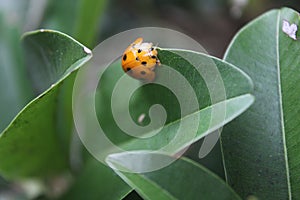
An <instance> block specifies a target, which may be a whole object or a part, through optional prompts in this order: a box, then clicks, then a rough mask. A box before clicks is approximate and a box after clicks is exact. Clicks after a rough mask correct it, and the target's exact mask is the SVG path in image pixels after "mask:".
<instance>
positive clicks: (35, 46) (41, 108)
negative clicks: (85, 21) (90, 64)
mask: <svg viewBox="0 0 300 200" xmlns="http://www.w3.org/2000/svg"><path fill="white" fill-rule="evenodd" d="M23 44H24V48H25V53H26V54H25V56H26V60H27V63H28V70H29V71H30V75H31V80H32V83H33V86H34V88H35V89H36V91H37V92H38V93H39V94H40V93H41V94H40V95H39V96H38V97H36V98H35V99H33V100H32V101H31V102H30V103H29V104H28V105H27V106H26V107H25V108H23V110H22V111H21V112H20V113H19V114H18V115H17V116H16V118H15V119H14V120H13V121H12V123H11V124H10V125H9V126H8V127H7V129H6V130H5V131H4V132H3V133H2V134H1V136H0V160H1V163H0V172H1V175H3V176H5V177H6V178H11V179H12V178H23V177H32V176H33V177H47V176H49V175H50V174H53V173H57V172H60V171H62V170H65V169H66V167H67V162H68V159H67V156H68V153H69V152H68V151H63V148H64V147H63V146H64V144H63V143H62V141H61V140H60V137H61V135H59V134H58V132H57V129H58V127H57V125H58V121H57V120H58V119H60V120H63V119H61V118H59V117H58V113H59V112H58V108H59V105H58V104H59V101H58V97H59V92H60V88H61V87H62V86H63V83H64V81H65V80H68V78H69V77H70V75H71V74H72V73H74V72H75V71H76V70H77V69H78V68H79V67H80V66H82V65H83V64H84V63H85V62H86V61H87V60H89V59H90V57H91V52H90V50H89V49H87V48H86V47H84V46H82V45H81V44H79V43H78V42H76V41H75V40H73V39H72V38H70V37H69V36H67V35H65V34H62V33H60V32H56V31H51V30H40V31H35V32H30V33H27V34H25V35H24V37H23ZM44 90H45V91H44ZM60 123H61V122H60ZM64 134H68V133H64Z"/></svg>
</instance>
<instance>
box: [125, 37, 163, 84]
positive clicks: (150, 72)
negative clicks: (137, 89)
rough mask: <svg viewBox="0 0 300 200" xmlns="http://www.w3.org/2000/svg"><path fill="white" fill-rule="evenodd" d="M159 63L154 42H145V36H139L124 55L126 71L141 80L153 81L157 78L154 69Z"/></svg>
mask: <svg viewBox="0 0 300 200" xmlns="http://www.w3.org/2000/svg"><path fill="white" fill-rule="evenodd" d="M158 65H160V61H159V59H158V58H157V50H156V48H155V47H153V44H152V43H147V42H143V38H137V39H136V40H135V41H134V42H133V43H132V44H130V45H129V47H127V49H126V50H125V51H124V53H123V56H122V68H123V70H124V72H126V73H127V74H128V75H130V76H131V77H133V78H136V79H139V80H143V81H147V82H152V81H153V80H154V79H155V72H154V69H155V67H156V66H158Z"/></svg>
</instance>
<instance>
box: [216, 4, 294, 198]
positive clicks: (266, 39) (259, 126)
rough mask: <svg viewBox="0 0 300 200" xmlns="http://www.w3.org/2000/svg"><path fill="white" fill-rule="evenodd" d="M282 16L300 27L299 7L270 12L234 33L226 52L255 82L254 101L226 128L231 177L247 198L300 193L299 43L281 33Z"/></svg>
mask: <svg viewBox="0 0 300 200" xmlns="http://www.w3.org/2000/svg"><path fill="white" fill-rule="evenodd" d="M283 20H287V21H288V22H289V23H290V24H295V25H297V26H298V29H299V25H300V19H299V14H298V13H297V12H295V11H293V10H292V9H289V8H282V9H280V10H272V11H269V12H267V13H265V14H264V15H262V16H260V17H258V18H257V19H255V20H253V21H252V22H251V23H249V24H248V25H247V26H245V27H244V28H243V29H242V30H241V31H240V32H239V33H238V34H237V35H236V36H235V37H234V39H233V41H232V42H231V44H230V46H229V48H228V50H227V52H226V55H225V57H224V59H225V60H226V61H228V62H230V63H232V64H234V65H236V66H239V67H240V68H241V69H242V70H243V71H245V72H246V73H247V74H249V76H250V77H251V78H252V80H253V81H254V85H255V87H254V88H255V90H254V95H255V97H256V102H255V103H254V105H253V106H252V107H251V108H250V109H249V110H248V111H247V112H245V113H244V114H243V115H241V116H240V117H239V118H237V119H236V120H234V121H233V122H232V123H230V124H229V125H228V126H226V127H225V129H224V131H223V133H222V146H223V152H224V163H225V168H226V173H227V181H228V183H229V184H230V185H231V186H232V187H233V188H234V189H235V190H236V191H237V192H238V193H239V194H240V195H241V196H242V197H243V198H246V197H247V196H248V195H255V196H257V197H258V198H259V199H299V198H300V190H299V188H300V179H299V177H300V156H299V153H300V145H299V144H300V137H299V133H300V107H299V104H298V103H297V102H298V101H299V95H300V88H299V81H300V68H299V65H300V57H299V55H298V54H299V52H300V43H299V41H296V40H293V39H292V38H291V37H289V36H288V35H287V34H285V33H284V32H283V30H282V24H283ZM297 37H299V31H298V33H297Z"/></svg>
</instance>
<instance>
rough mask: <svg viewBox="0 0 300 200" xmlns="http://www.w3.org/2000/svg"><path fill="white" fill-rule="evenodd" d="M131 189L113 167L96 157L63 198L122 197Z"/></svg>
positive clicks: (90, 199)
mask: <svg viewBox="0 0 300 200" xmlns="http://www.w3.org/2000/svg"><path fill="white" fill-rule="evenodd" d="M131 190H132V189H131V187H129V186H128V185H127V184H126V183H125V182H124V181H123V180H122V179H121V178H120V177H118V176H117V175H116V174H115V173H114V171H113V170H112V169H110V168H109V167H107V166H105V165H103V164H102V163H100V162H99V161H97V160H95V159H90V160H89V161H88V162H87V163H86V165H85V166H84V169H83V170H82V172H81V173H80V174H79V176H78V178H77V179H76V180H75V183H74V185H73V186H72V187H71V188H70V190H69V191H68V192H67V193H66V194H65V195H63V197H62V198H61V199H63V200H68V199H71V200H76V199H79V200H80V199H89V200H93V199H95V200H96V199H122V198H123V197H125V196H126V195H127V194H128V193H129V192H130V191H131Z"/></svg>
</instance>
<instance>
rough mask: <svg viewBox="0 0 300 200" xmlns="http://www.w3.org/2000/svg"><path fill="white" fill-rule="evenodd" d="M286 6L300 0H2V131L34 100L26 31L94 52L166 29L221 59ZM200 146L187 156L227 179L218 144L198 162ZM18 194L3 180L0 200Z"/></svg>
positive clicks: (296, 5) (299, 4) (299, 6)
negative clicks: (68, 39)
mask: <svg viewBox="0 0 300 200" xmlns="http://www.w3.org/2000/svg"><path fill="white" fill-rule="evenodd" d="M283 6H287V7H291V8H293V9H295V10H298V11H299V10H300V2H299V1H298V2H297V1H286V0H272V1H271V0H173V1H171V0H143V1H141V0H110V1H105V0H98V1H97V0H0V84H1V86H0V94H1V96H0V98H1V99H0V102H1V105H2V106H0V132H2V131H3V130H4V129H5V127H6V126H7V125H8V124H9V122H10V121H11V120H12V119H13V118H14V116H15V115H16V114H17V113H18V112H19V111H20V110H21V109H22V108H23V107H24V106H25V105H26V104H27V103H28V102H29V101H30V100H31V99H32V98H33V97H34V94H33V93H32V91H31V90H30V89H29V88H30V86H29V83H28V80H27V79H26V78H25V79H24V78H23V77H26V76H24V75H25V74H26V71H25V67H24V58H23V56H22V49H21V46H20V44H19V41H20V38H21V35H22V34H23V33H24V32H26V31H31V30H35V29H40V28H44V29H55V30H59V31H62V32H64V33H66V34H68V35H70V36H72V37H74V38H75V39H77V40H78V41H79V42H81V43H82V44H83V45H85V46H87V47H89V48H91V49H93V48H94V47H95V46H96V45H97V44H98V43H99V42H101V41H103V40H105V39H106V38H108V37H110V36H112V35H114V34H117V33H119V32H121V31H125V30H128V29H131V28H137V27H143V26H157V27H165V28H171V29H174V30H177V31H180V32H183V33H185V34H187V35H189V36H190V37H192V38H193V39H195V40H197V41H198V42H199V43H200V44H201V45H202V46H203V47H204V48H205V49H206V50H207V51H208V53H210V54H211V55H214V56H217V57H219V58H222V57H223V54H224V52H225V49H226V47H227V46H228V44H229V42H230V40H231V39H232V37H233V36H234V34H235V33H236V32H237V31H238V30H239V29H240V28H241V27H242V26H243V25H245V24H246V23H247V22H248V21H250V20H252V19H253V18H255V17H256V16H258V15H260V14H262V13H263V12H265V11H267V10H269V9H272V8H280V7H283ZM3 94H4V95H3ZM200 145H201V141H200V142H197V143H196V144H195V145H193V146H192V147H191V148H190V150H189V151H188V152H187V154H188V155H190V157H191V158H193V159H194V160H196V161H198V162H201V163H203V164H204V165H205V166H207V167H208V168H210V169H211V170H212V171H214V172H215V173H217V174H218V175H219V176H221V177H223V176H224V174H223V170H222V162H221V159H220V150H219V148H220V147H219V145H216V147H215V149H214V151H212V152H211V153H210V154H209V156H208V157H206V158H205V159H202V160H199V159H198V158H197V156H195V155H198V154H197V152H198V151H199V146H200ZM0 162H1V161H0ZM8 187H9V190H7V188H8ZM3 191H5V192H3ZM13 191H18V187H16V186H15V185H11V184H9V183H7V182H6V181H4V180H2V179H1V178H0V194H1V195H0V199H1V197H3V195H4V194H8V193H11V192H13ZM4 196H5V195H4Z"/></svg>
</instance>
